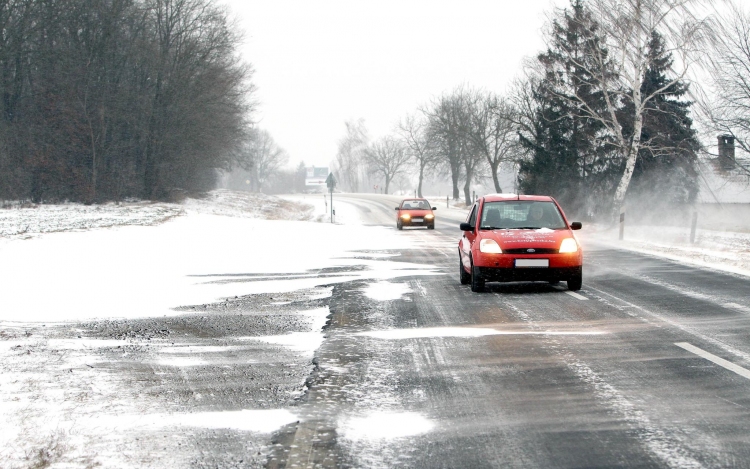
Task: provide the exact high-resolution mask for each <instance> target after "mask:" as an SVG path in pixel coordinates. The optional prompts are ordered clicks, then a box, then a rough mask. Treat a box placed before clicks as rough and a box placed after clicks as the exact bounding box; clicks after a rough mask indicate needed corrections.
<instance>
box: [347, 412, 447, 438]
mask: <svg viewBox="0 0 750 469" xmlns="http://www.w3.org/2000/svg"><path fill="white" fill-rule="evenodd" d="M433 428H435V423H434V422H433V421H431V420H429V419H427V418H426V417H424V416H423V415H421V414H418V413H415V412H382V411H376V412H373V413H371V414H368V415H365V416H362V417H359V416H357V417H349V418H345V419H343V420H342V421H341V422H340V423H339V429H340V431H341V432H342V433H343V437H344V438H346V439H349V440H392V439H396V438H404V437H409V436H414V435H421V434H423V433H427V432H429V431H431V430H432V429H433Z"/></svg>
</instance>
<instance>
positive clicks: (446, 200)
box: [445, 195, 451, 208]
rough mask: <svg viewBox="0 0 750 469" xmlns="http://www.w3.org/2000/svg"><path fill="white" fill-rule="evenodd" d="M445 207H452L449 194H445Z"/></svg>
mask: <svg viewBox="0 0 750 469" xmlns="http://www.w3.org/2000/svg"><path fill="white" fill-rule="evenodd" d="M445 208H451V206H450V205H448V196H447V195H446V196H445Z"/></svg>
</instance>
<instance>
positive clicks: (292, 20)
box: [220, 0, 568, 166]
mask: <svg viewBox="0 0 750 469" xmlns="http://www.w3.org/2000/svg"><path fill="white" fill-rule="evenodd" d="M220 1H223V2H224V3H226V4H227V5H228V6H229V8H230V11H231V12H232V14H233V15H235V16H236V17H237V20H238V21H239V25H240V27H241V28H242V29H243V30H244V33H245V43H244V45H243V47H242V49H241V50H242V54H243V56H244V58H245V59H246V61H248V62H250V63H251V64H252V65H253V67H254V69H255V76H254V83H255V85H256V86H257V88H258V90H257V94H256V99H257V100H258V101H259V104H260V108H259V112H258V114H257V116H256V117H257V119H258V120H259V126H260V127H261V128H264V129H266V130H268V131H269V132H270V133H271V135H272V136H273V138H274V139H275V140H276V142H277V143H278V144H279V145H280V146H281V147H282V148H284V149H286V150H287V152H288V153H289V155H290V163H291V164H293V165H296V164H298V163H299V162H300V161H304V162H305V163H306V164H307V165H308V166H309V165H316V166H327V165H328V164H329V162H330V161H331V160H332V159H333V158H334V156H335V154H336V149H337V144H338V141H339V139H341V137H342V136H343V134H344V122H345V121H346V120H349V119H359V118H363V119H364V120H365V123H366V126H367V128H368V130H369V132H370V135H371V137H373V138H378V137H381V136H384V135H386V134H388V133H390V132H391V131H392V130H393V128H394V127H395V125H396V124H397V123H398V121H399V119H401V118H402V117H403V116H404V115H406V114H407V113H411V112H414V111H415V110H416V109H417V107H418V106H419V105H421V104H423V103H427V102H429V101H430V99H432V98H434V97H435V96H438V95H440V94H441V93H443V92H446V91H450V90H452V89H453V88H455V87H457V86H459V85H462V84H466V85H470V86H473V87H477V88H484V89H487V90H492V91H496V92H500V93H502V92H504V91H505V90H506V88H507V87H508V86H509V85H510V83H511V81H512V80H513V78H514V77H515V76H517V75H519V74H520V72H521V70H522V60H523V58H524V57H525V56H531V55H535V54H536V53H538V52H539V51H540V50H542V48H543V41H542V30H543V27H544V25H545V23H546V22H547V15H548V14H549V13H550V12H551V11H552V8H553V6H554V5H555V4H558V5H563V6H565V5H567V4H568V2H565V1H562V0H523V1H519V0H494V1H492V0H463V1H461V2H459V1H455V2H448V1H442V0H432V1H427V0H359V1H358V0H325V1H322V0H321V1H311V0H220Z"/></svg>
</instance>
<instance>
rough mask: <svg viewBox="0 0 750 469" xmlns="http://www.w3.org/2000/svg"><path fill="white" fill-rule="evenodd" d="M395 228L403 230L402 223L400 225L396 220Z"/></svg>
mask: <svg viewBox="0 0 750 469" xmlns="http://www.w3.org/2000/svg"><path fill="white" fill-rule="evenodd" d="M396 228H398V229H399V230H403V229H404V225H402V224H401V222H400V221H398V222H396Z"/></svg>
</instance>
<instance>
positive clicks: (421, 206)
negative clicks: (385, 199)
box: [396, 199, 437, 230]
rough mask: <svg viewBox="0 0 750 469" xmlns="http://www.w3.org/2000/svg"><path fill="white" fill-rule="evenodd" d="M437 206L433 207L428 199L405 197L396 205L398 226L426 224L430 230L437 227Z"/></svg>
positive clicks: (402, 227) (400, 227) (400, 228)
mask: <svg viewBox="0 0 750 469" xmlns="http://www.w3.org/2000/svg"><path fill="white" fill-rule="evenodd" d="M434 210H437V207H431V206H430V202H429V201H428V200H427V199H404V200H402V201H401V204H400V205H399V206H398V207H396V211H397V212H398V214H397V215H396V228H398V229H399V230H402V229H404V227H405V226H426V227H427V229H428V230H434V229H435V214H434V213H432V212H433V211H434Z"/></svg>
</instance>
